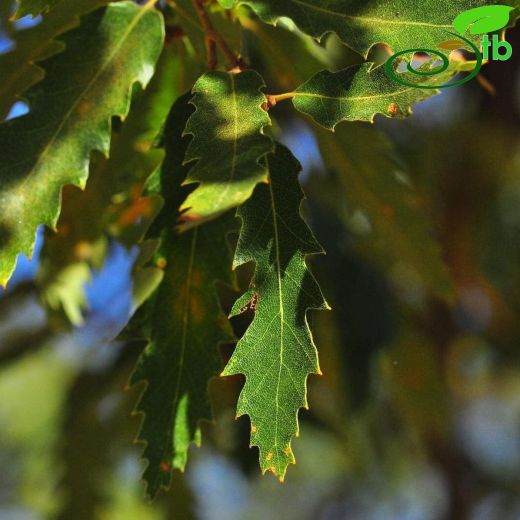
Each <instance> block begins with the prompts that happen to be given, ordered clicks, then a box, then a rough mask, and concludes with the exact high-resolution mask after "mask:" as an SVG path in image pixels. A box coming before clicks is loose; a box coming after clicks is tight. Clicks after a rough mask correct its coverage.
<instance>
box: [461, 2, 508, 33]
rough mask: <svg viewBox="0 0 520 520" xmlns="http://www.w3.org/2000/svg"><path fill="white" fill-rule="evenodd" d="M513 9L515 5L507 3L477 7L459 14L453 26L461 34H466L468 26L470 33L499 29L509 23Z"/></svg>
mask: <svg viewBox="0 0 520 520" xmlns="http://www.w3.org/2000/svg"><path fill="white" fill-rule="evenodd" d="M512 10H513V7H509V6H507V5H488V6H484V7H476V8H475V9H470V10H469V11H464V12H463V13H461V14H459V16H457V18H455V20H454V21H453V26H454V27H455V29H457V31H459V33H460V34H464V33H465V32H466V30H467V29H468V27H469V28H470V30H469V32H470V34H484V33H489V32H493V31H498V30H499V29H502V28H504V27H505V26H506V25H507V23H508V22H509V13H510V12H511V11H512ZM470 26H471V27H470Z"/></svg>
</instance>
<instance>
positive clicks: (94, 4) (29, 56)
mask: <svg viewBox="0 0 520 520" xmlns="http://www.w3.org/2000/svg"><path fill="white" fill-rule="evenodd" d="M107 3H108V0H61V1H60V6H59V9H54V10H53V11H52V12H50V13H48V14H46V15H45V16H44V17H43V19H42V21H41V22H40V23H39V24H37V25H35V26H34V27H30V28H27V29H24V30H23V31H13V32H12V34H11V38H12V39H13V40H14V43H15V47H14V49H13V50H11V51H10V52H7V53H5V54H0V70H1V71H2V81H1V82H0V120H3V119H4V118H5V116H6V115H7V113H8V112H9V109H10V108H11V106H12V105H13V103H14V102H15V101H16V99H17V98H18V96H19V95H20V94H21V93H23V92H24V91H25V90H27V89H28V88H29V87H30V86H32V85H34V84H35V83H37V82H38V81H40V80H41V79H42V78H43V76H44V75H45V71H44V70H43V69H42V68H41V67H40V66H39V65H36V64H35V63H36V62H39V61H41V60H44V59H46V58H49V57H50V56H52V55H53V54H56V53H58V52H61V51H63V49H64V43H63V42H62V41H58V40H55V38H56V37H57V36H59V35H60V34H62V33H64V32H66V31H68V30H70V29H73V28H74V27H76V26H77V25H79V22H80V16H81V15H83V14H85V13H88V12H90V11H93V10H94V9H97V8H98V7H99V6H101V5H104V4H107Z"/></svg>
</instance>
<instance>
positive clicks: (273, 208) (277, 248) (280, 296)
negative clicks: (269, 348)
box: [267, 160, 285, 472]
mask: <svg viewBox="0 0 520 520" xmlns="http://www.w3.org/2000/svg"><path fill="white" fill-rule="evenodd" d="M267 162H269V161H268V160H267ZM268 170H269V171H270V169H269V168H268ZM267 182H268V184H269V193H270V196H271V212H272V215H273V231H274V246H275V251H276V272H277V276H278V300H279V306H280V313H279V317H280V356H279V358H280V366H279V369H278V381H277V383H276V394H275V405H276V414H275V421H274V449H275V452H276V459H275V461H276V460H278V410H279V409H280V405H279V403H278V397H279V394H280V381H281V379H282V367H283V351H284V342H283V338H284V325H285V319H284V307H283V292H282V267H281V265H282V264H281V261H280V237H279V232H278V221H277V213H276V204H275V198H274V192H273V183H272V179H271V175H270V174H269V177H268V179H267ZM275 461H273V462H275ZM278 472H279V469H278Z"/></svg>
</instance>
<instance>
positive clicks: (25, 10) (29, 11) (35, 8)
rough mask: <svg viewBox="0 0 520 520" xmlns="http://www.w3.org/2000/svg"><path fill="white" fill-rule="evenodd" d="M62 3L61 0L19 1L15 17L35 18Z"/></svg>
mask: <svg viewBox="0 0 520 520" xmlns="http://www.w3.org/2000/svg"><path fill="white" fill-rule="evenodd" d="M62 2H63V0H20V3H19V4H18V8H17V10H16V17H17V18H21V17H22V16H27V15H31V16H37V15H39V14H41V13H44V12H46V11H50V10H51V9H53V8H54V7H56V6H57V5H58V4H61V3H62Z"/></svg>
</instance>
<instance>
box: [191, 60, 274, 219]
mask: <svg viewBox="0 0 520 520" xmlns="http://www.w3.org/2000/svg"><path fill="white" fill-rule="evenodd" d="M263 87H264V83H263V80H262V78H261V77H260V76H259V75H258V73H256V72H255V71H253V70H248V71H246V72H242V73H240V74H234V73H226V72H208V73H206V74H204V76H202V77H201V78H200V79H199V80H198V81H197V83H195V86H194V88H193V92H194V93H195V96H194V97H193V100H192V103H193V104H194V105H195V107H196V111H195V112H194V114H193V115H192V116H191V117H190V119H189V120H188V124H187V125H186V133H189V134H192V135H193V140H192V141H191V142H190V144H189V146H188V150H187V152H186V159H185V161H186V162H191V161H196V163H195V165H194V166H193V167H192V168H191V170H190V172H189V174H188V177H187V179H186V181H185V184H190V183H195V182H198V183H200V184H199V186H198V187H197V188H196V189H195V190H194V191H193V192H192V193H190V195H189V196H188V198H187V199H186V201H185V202H184V203H183V204H182V206H181V210H182V211H184V210H186V211H185V212H184V213H183V214H182V216H181V218H182V220H183V221H184V222H185V227H189V226H192V225H194V224H198V223H200V222H202V221H204V220H208V219H211V218H214V217H216V216H218V215H220V214H221V213H224V212H225V211H227V210H229V209H231V208H234V207H236V206H238V205H239V204H241V203H242V202H244V201H245V200H247V199H248V198H249V197H250V196H251V193H252V192H253V189H254V187H255V186H256V185H257V184H258V183H259V182H265V181H266V180H267V171H266V168H265V166H264V165H263V164H262V163H261V162H260V159H261V158H262V157H263V156H264V155H265V154H266V153H268V152H270V151H271V150H272V148H273V144H272V141H271V139H270V138H269V137H267V136H265V135H264V134H263V128H264V127H265V126H267V125H269V124H270V119H269V116H268V115H267V112H265V111H264V110H263V109H262V108H261V106H262V104H263V103H264V102H265V101H266V98H265V96H264V94H262V92H261V89H262V88H263Z"/></svg>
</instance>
